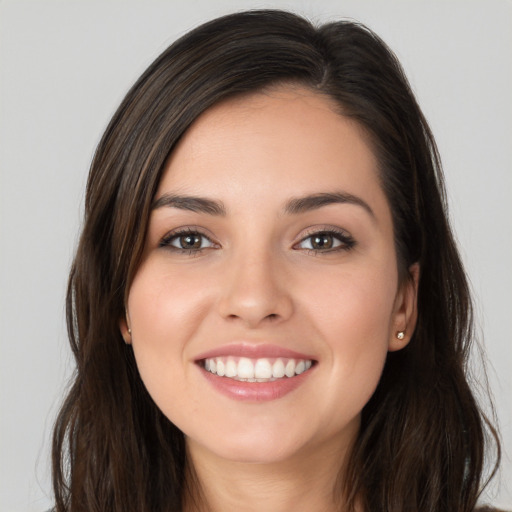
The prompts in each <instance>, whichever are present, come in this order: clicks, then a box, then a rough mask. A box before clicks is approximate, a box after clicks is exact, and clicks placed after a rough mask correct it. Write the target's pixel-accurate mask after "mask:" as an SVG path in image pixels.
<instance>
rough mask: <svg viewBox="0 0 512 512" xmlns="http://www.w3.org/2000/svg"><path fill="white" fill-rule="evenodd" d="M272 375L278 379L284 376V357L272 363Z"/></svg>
mask: <svg viewBox="0 0 512 512" xmlns="http://www.w3.org/2000/svg"><path fill="white" fill-rule="evenodd" d="M272 377H275V378H276V379H280V378H281V377H284V363H283V360H282V359H276V361H275V363H274V364H273V365H272Z"/></svg>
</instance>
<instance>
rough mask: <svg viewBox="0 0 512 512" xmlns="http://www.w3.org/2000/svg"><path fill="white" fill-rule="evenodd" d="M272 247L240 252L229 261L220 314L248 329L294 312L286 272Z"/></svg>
mask: <svg viewBox="0 0 512 512" xmlns="http://www.w3.org/2000/svg"><path fill="white" fill-rule="evenodd" d="M277 260H278V258H276V257H275V256H273V255H272V254H271V252H270V251H269V250H267V251H265V250H261V251H259V252H258V254H255V253H252V254H247V253H246V252H244V254H239V255H238V256H236V257H235V256H234V257H233V258H232V259H231V261H227V262H226V267H227V269H226V272H223V275H222V276H219V277H220V279H221V287H222V294H221V297H220V300H219V302H218V308H219V313H220V315H221V316H222V317H223V318H225V319H228V320H238V321H239V322H242V323H244V324H245V325H246V326H247V327H249V328H256V327H259V326H260V325H261V324H262V323H265V322H272V323H276V322H280V321H284V320H286V319H288V318H289V317H290V316H291V315H292V312H293V301H292V297H291V293H290V287H289V285H290V284H291V283H290V282H289V279H287V277H286V276H287V272H286V270H285V269H284V268H283V265H282V264H279V262H278V261H277Z"/></svg>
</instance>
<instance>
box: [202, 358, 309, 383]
mask: <svg viewBox="0 0 512 512" xmlns="http://www.w3.org/2000/svg"><path fill="white" fill-rule="evenodd" d="M312 365H313V362H312V361H311V360H309V359H298V360H295V359H283V358H277V359H275V360H274V362H273V363H272V362H271V361H270V360H269V359H267V358H264V357H263V358H260V359H249V358H248V357H241V358H239V359H238V362H237V360H236V358H234V357H227V358H226V357H215V358H209V359H205V360H204V369H205V370H206V371H208V372H210V373H214V374H217V375H218V376H219V377H229V378H231V379H236V380H241V381H246V382H269V381H273V380H276V379H282V378H283V377H285V376H286V377H288V378H290V377H294V376H295V375H300V374H301V373H304V372H305V371H307V370H309V369H310V368H311V366H312Z"/></svg>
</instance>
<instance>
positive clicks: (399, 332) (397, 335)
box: [396, 331, 405, 340]
mask: <svg viewBox="0 0 512 512" xmlns="http://www.w3.org/2000/svg"><path fill="white" fill-rule="evenodd" d="M396 337H397V339H399V340H403V339H404V338H405V332H404V331H398V332H397V333H396Z"/></svg>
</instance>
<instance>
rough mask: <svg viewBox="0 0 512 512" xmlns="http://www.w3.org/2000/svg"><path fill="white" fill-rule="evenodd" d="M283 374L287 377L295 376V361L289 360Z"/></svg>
mask: <svg viewBox="0 0 512 512" xmlns="http://www.w3.org/2000/svg"><path fill="white" fill-rule="evenodd" d="M284 374H285V375H286V376H287V377H293V376H294V375H295V361H294V360H293V359H290V360H289V361H288V362H287V363H286V366H285V368H284Z"/></svg>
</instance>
